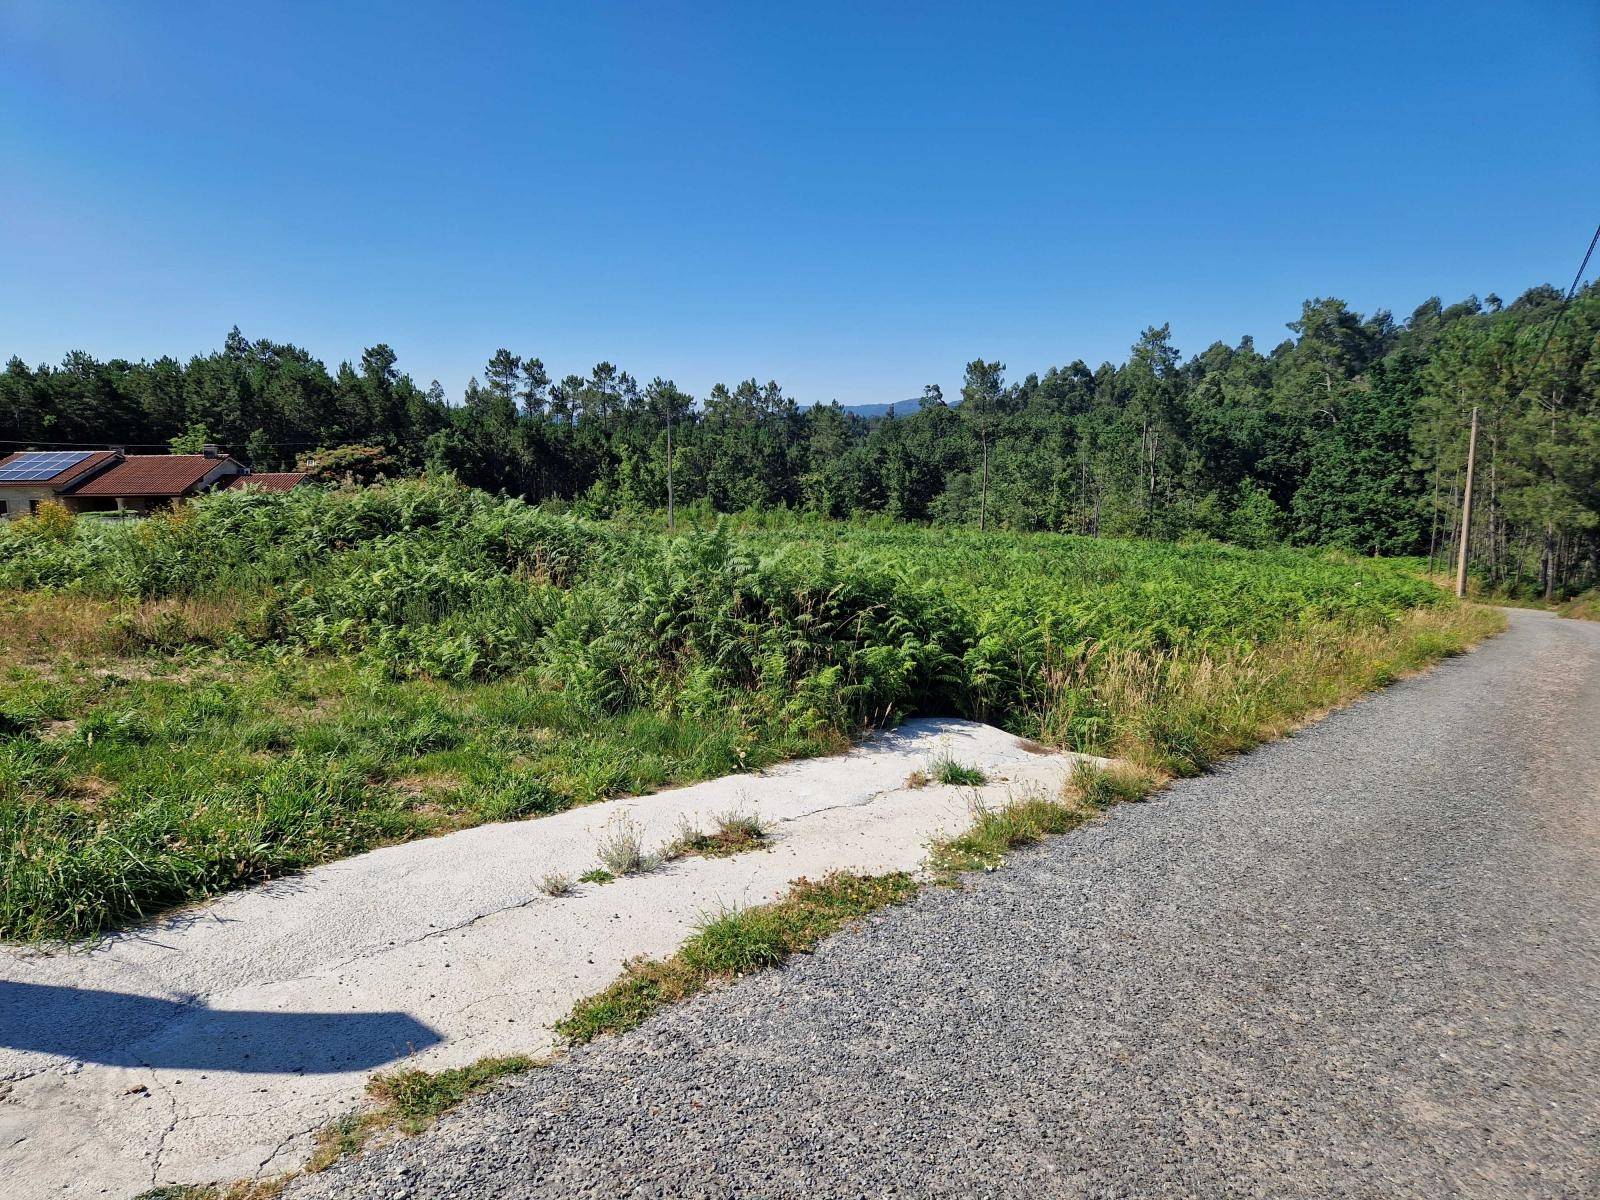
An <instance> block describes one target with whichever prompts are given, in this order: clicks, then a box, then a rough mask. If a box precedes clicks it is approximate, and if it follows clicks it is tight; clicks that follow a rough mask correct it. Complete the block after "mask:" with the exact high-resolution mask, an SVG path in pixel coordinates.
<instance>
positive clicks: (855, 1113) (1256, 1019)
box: [289, 613, 1600, 1200]
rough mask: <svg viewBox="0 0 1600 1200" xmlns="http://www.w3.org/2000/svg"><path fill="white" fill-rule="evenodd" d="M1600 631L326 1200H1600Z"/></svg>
mask: <svg viewBox="0 0 1600 1200" xmlns="http://www.w3.org/2000/svg"><path fill="white" fill-rule="evenodd" d="M1597 934H1600V625H1589V624H1584V623H1580V622H1575V621H1560V620H1557V619H1554V618H1550V617H1547V616H1543V615H1540V614H1532V613H1514V614H1513V615H1512V627H1511V630H1510V632H1509V633H1507V634H1506V635H1505V636H1503V637H1501V638H1499V639H1496V640H1494V641H1492V642H1491V643H1489V644H1488V645H1487V646H1485V647H1484V648H1483V649H1481V650H1479V651H1478V652H1476V653H1475V654H1473V655H1471V656H1469V657H1466V658H1463V659H1459V660H1455V661H1453V662H1450V663H1447V664H1445V665H1444V666H1442V667H1440V668H1439V669H1437V670H1435V671H1434V672H1432V673H1431V674H1428V675H1426V676H1423V677H1421V678H1418V679H1415V680H1410V681H1407V682H1404V683H1401V684H1399V685H1397V686H1396V687H1394V688H1392V689H1390V690H1389V691H1387V692H1385V693H1383V694H1382V695H1379V696H1377V697H1374V698H1372V699H1369V700H1367V701H1364V702H1362V703H1360V704H1357V705H1355V706H1353V707H1351V708H1349V709H1346V710H1345V711H1343V712H1340V713H1337V714H1335V715H1334V716H1332V717H1330V718H1328V719H1327V720H1325V721H1323V722H1321V723H1320V724H1317V725H1315V726H1313V727H1312V728H1310V729H1309V730H1307V731H1305V732H1303V733H1302V734H1300V735H1299V736H1296V737H1293V738H1290V739H1287V740H1285V741H1282V742H1279V743H1277V744H1275V745H1272V746H1269V747H1266V748H1264V749H1262V750H1260V751H1258V752H1256V753H1254V754H1251V755H1249V756H1247V757H1245V758H1242V759H1239V760H1237V761H1236V762H1234V763H1232V764H1231V765H1229V766H1228V767H1226V768H1224V769H1223V770H1220V771H1218V772H1217V773H1215V774H1213V775H1211V776H1208V777H1206V778H1203V779H1197V780H1192V781H1189V782H1185V783H1182V784H1179V785H1177V786H1175V787H1173V788H1172V789H1170V790H1169V791H1168V792H1167V793H1166V794H1164V795H1163V796H1162V797H1160V798H1159V799H1157V800H1154V801H1152V802H1149V803H1146V804H1140V805H1128V806H1124V807H1123V808H1121V809H1119V810H1117V811H1116V812H1115V813H1114V814H1113V815H1111V816H1110V817H1108V818H1107V819H1106V820H1104V821H1101V822H1099V823H1097V824H1095V825H1093V826H1091V827H1088V828H1086V829H1083V830H1080V831H1078V832H1076V833H1074V834H1072V835H1070V836H1068V837H1064V838H1060V839H1056V840H1054V841H1052V842H1050V843H1049V844H1047V845H1046V846H1044V847H1041V848H1039V849H1036V850H1033V851H1029V852H1027V853H1024V854H1019V855H1017V856H1016V857H1015V858H1014V859H1013V860H1012V862H1011V863H1010V864H1009V865H1008V866H1007V868H1006V869H1005V870H1003V871H1000V872H998V873H996V874H993V875H989V876H985V877H982V878H978V879H975V880H973V881H972V882H971V883H969V885H968V886H966V887H965V888H963V889H962V890H959V891H950V890H937V889H936V890H933V891H931V892H929V893H927V894H926V895H925V896H924V897H923V898H921V899H920V900H918V901H917V902H916V903H914V904H912V905H910V906H908V907H906V908H903V909H898V910H894V911H892V912H889V913H886V914H882V915H880V916H878V917H876V918H874V919H872V920H871V921H870V922H868V923H867V924H866V926H865V927H864V928H863V929H861V930H860V931H859V932H857V933H854V934H846V935H844V936H841V937H838V938H835V939H834V940H832V941H831V942H829V943H827V944H826V945H824V946H823V947H822V948H821V950H820V951H819V952H818V953H816V954H815V955H813V956H811V957H809V958H806V959H802V960H798V961H796V962H795V963H794V964H793V965H791V966H790V967H788V968H786V969H784V970H781V971H775V972H770V973H768V974H765V975H762V976H758V977H754V978H751V979H747V980H745V981H744V982H742V983H740V984H739V985H737V986H734V987H730V988H726V989H723V990H721V991H719V992H717V993H714V994H712V995H708V996H705V997H702V998H700V999H699V1000H697V1001H695V1002H692V1003H690V1004H687V1005H684V1006H682V1007H680V1008H678V1009H676V1010H673V1011H671V1012H669V1013H666V1014H664V1015H663V1016H661V1017H659V1018H657V1019H655V1020H653V1021H651V1022H649V1023H648V1024H647V1025H646V1026H645V1027H643V1028H641V1029H640V1030H637V1031H635V1032H634V1033H633V1034H630V1035H626V1036H623V1037H620V1038H610V1039H604V1040H602V1041H600V1042H597V1043H595V1044H593V1045H591V1046H589V1047H587V1048H585V1049H583V1050H580V1051H578V1052H576V1053H574V1054H572V1055H571V1056H570V1057H568V1058H566V1059H564V1060H562V1061H561V1062H560V1063H558V1064H557V1065H555V1066H553V1067H550V1068H548V1069H546V1070H542V1071H538V1072H535V1073H532V1074H530V1075H528V1076H526V1077H523V1078H522V1079H521V1080H519V1081H518V1082H516V1083H515V1084H513V1085H511V1086H508V1087H505V1088H502V1089H500V1090H498V1091H496V1092H493V1093H491V1094H489V1095H487V1096H485V1097H481V1098H479V1099H478V1100H476V1101H473V1102H471V1103H469V1104H468V1105H467V1106H465V1107H464V1108H463V1109H461V1110H460V1111H459V1112H457V1113H456V1114H453V1115H452V1116H450V1117H448V1118H446V1119H445V1120H444V1121H443V1122H441V1124H440V1125H439V1126H438V1127H436V1128H435V1129H434V1130H433V1131H431V1132H430V1133H428V1134H426V1135H423V1136H421V1137H418V1138H414V1139H411V1140H407V1141H404V1142H401V1143H398V1144H395V1145H393V1146H390V1147H389V1148H387V1149H383V1150H380V1151H376V1152H373V1153H369V1154H366V1155H363V1156H360V1157H358V1158H356V1159H353V1160H350V1161H348V1162H346V1163H344V1164H342V1165H340V1166H339V1167H336V1168H335V1169H333V1170H331V1171H329V1172H326V1173H324V1174H322V1175H318V1176H313V1177H308V1178H306V1179H304V1180H302V1181H300V1182H298V1183H296V1184H295V1185H294V1186H293V1187H292V1188H291V1190H290V1192H289V1195H290V1196H291V1197H294V1198H296V1200H306V1198H307V1197H408V1198H411V1197H417V1198H421V1197H430V1198H431V1197H439V1198H444V1197H450V1198H452V1200H476V1198H480V1197H507V1198H511V1197H516V1198H519V1200H520V1198H523V1197H544V1196H550V1197H555V1196H560V1197H583V1196H604V1197H633V1196H652V1197H653V1196H708V1197H712V1196H749V1197H784V1196H794V1197H807V1198H815V1197H835V1196H837V1197H881V1196H906V1197H911V1196H916V1197H928V1196H967V1197H991V1196H992V1197H1000V1196H1017V1197H1023V1196H1027V1197H1035V1196H1097V1197H1098V1196H1104V1197H1111V1196H1118V1197H1149V1196H1196V1195H1198V1196H1272V1197H1279V1196H1339V1197H1394V1196H1494V1197H1504V1196H1562V1197H1569V1196H1570V1197H1576V1196H1593V1195H1596V1194H1600V1166H1597V1164H1600V1082H1597V1081H1600V1020H1597V1017H1596V1014H1597V1013H1600V959H1597V949H1596V947H1597Z"/></svg>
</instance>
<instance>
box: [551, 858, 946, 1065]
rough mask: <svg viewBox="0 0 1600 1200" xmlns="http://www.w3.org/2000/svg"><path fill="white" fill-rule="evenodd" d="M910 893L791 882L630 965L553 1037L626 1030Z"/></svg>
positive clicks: (894, 879) (896, 887)
mask: <svg viewBox="0 0 1600 1200" xmlns="http://www.w3.org/2000/svg"><path fill="white" fill-rule="evenodd" d="M916 890H917V885H916V882H915V881H914V880H913V879H912V878H911V876H909V875H906V874H903V873H897V874H892V875H879V876H861V875H851V874H847V873H843V872H839V873H835V874H832V875H829V876H827V877H826V878H823V879H821V880H818V881H816V882H812V881H809V880H805V879H800V880H796V881H795V883H794V884H793V885H792V886H791V888H790V890H789V894H788V895H786V896H785V897H784V898H783V899H781V900H777V901H774V902H773V903H771V904H762V905H758V906H755V907H752V908H744V909H734V910H730V911H727V912H723V913H721V914H719V915H717V916H715V917H712V918H709V919H707V920H706V921H705V922H704V923H703V924H702V925H701V926H700V928H699V929H698V930H697V931H696V933H695V934H694V936H693V937H691V938H690V939H689V940H688V941H687V942H685V943H684V944H683V946H682V947H681V948H680V949H679V950H678V952H677V953H676V954H674V955H672V956H671V957H670V958H665V959H637V960H635V961H634V962H631V963H629V964H628V967H627V969H626V970H625V971H624V973H623V975H622V977H621V978H620V979H618V980H617V981H616V982H615V983H613V984H612V985H611V986H610V987H608V988H607V989H606V990H605V991H603V992H600V993H599V994H598V995H595V996H590V997H589V998H587V999H585V1000H580V1001H579V1002H578V1003H577V1004H576V1005H575V1006H574V1007H573V1009H572V1011H571V1012H570V1013H569V1014H568V1015H567V1016H566V1018H565V1019H564V1020H562V1021H561V1022H560V1023H559V1024H557V1025H556V1032H557V1033H559V1034H561V1035H562V1036H563V1037H565V1038H567V1039H568V1040H569V1041H571V1042H573V1043H576V1044H581V1043H584V1042H589V1041H592V1040H594V1039H595V1038H597V1037H599V1036H600V1035H601V1034H603V1033H621V1032H623V1031H624V1030H628V1029H633V1028H634V1027H635V1026H637V1025H639V1024H640V1023H641V1022H642V1021H644V1020H645V1018H647V1017H649V1016H650V1014H652V1013H654V1012H655V1011H656V1010H657V1009H660V1008H662V1007H663V1006H665V1005H668V1004H674V1003H677V1002H678V1001H680V1000H685V999H687V998H688V997H690V996H692V995H694V994H695V993H697V992H700V991H703V990H705V988H706V987H707V986H709V985H710V984H712V983H713V982H715V981H717V980H721V979H731V978H734V977H736V976H738V975H743V974H746V973H748V972H750V971H756V970H760V969H762V968H764V967H770V966H774V965H776V964H778V963H780V962H782V961H783V960H784V959H785V958H788V957H789V956H790V955H792V954H803V953H806V952H809V951H810V950H812V949H814V948H815V946H816V944H817V943H818V942H819V941H821V940H822V939H823V938H824V937H826V936H827V935H828V934H830V933H833V932H834V931H835V930H837V929H839V928H840V927H842V926H844V925H846V924H849V923H850V922H852V921H856V920H859V919H860V918H862V917H864V916H866V915H867V914H869V913H872V912H875V911H877V910H878V909H880V908H883V907H885V906H887V905H891V904H902V903H904V902H905V901H907V900H909V899H910V898H911V897H912V895H914V894H915V892H916Z"/></svg>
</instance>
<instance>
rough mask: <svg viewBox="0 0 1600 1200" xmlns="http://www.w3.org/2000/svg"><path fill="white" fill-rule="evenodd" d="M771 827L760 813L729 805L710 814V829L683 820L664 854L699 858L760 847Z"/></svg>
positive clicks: (763, 845)
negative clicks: (687, 855)
mask: <svg viewBox="0 0 1600 1200" xmlns="http://www.w3.org/2000/svg"><path fill="white" fill-rule="evenodd" d="M770 833H771V830H770V829H769V827H768V825H767V823H766V822H765V821H764V820H762V819H761V816H760V815H759V814H758V813H756V812H753V811H746V810H743V809H732V810H730V811H728V812H724V813H718V814H717V815H716V816H715V817H713V818H712V828H711V832H710V833H706V832H705V831H704V830H701V829H698V828H696V827H694V826H693V825H690V824H689V823H688V822H687V821H685V822H684V824H683V826H682V828H681V829H680V831H679V833H678V837H677V839H676V840H675V841H674V842H673V843H672V845H670V846H668V847H667V850H666V857H667V858H679V857H681V856H683V855H685V854H694V855H698V856H700V857H701V858H727V857H728V856H729V855H732V854H744V853H746V852H747V851H750V850H760V849H762V848H763V847H765V846H766V844H767V838H768V837H769V835H770Z"/></svg>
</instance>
